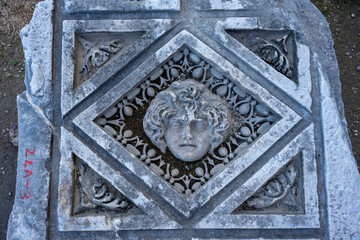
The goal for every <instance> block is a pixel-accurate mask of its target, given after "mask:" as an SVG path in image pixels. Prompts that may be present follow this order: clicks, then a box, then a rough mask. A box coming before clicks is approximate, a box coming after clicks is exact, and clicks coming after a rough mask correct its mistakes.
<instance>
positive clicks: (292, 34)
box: [8, 0, 360, 240]
mask: <svg viewBox="0 0 360 240" xmlns="http://www.w3.org/2000/svg"><path fill="white" fill-rule="evenodd" d="M299 12H301V13H302V14H298V13H299ZM53 14H54V15H53ZM314 22H316V23H317V24H314ZM318 22H320V23H321V24H318ZM315 25H316V26H317V28H315ZM44 29H47V30H49V31H44ZM314 31H316V32H317V33H320V34H316V35H317V36H315V34H314ZM22 40H23V44H24V51H25V57H26V71H27V74H26V79H25V82H26V85H27V91H26V92H24V93H23V94H22V95H21V96H19V98H18V107H19V131H20V144H19V153H22V155H20V154H19V159H18V179H17V191H19V192H20V191H21V195H20V196H19V197H17V198H16V200H15V204H14V208H13V212H12V215H11V217H10V220H9V229H8V239H20V238H21V239H24V238H25V239H309V240H310V239H357V238H360V232H359V229H360V226H359V223H360V216H359V215H358V214H357V213H358V212H360V201H359V198H358V196H359V194H360V189H359V186H360V184H359V181H360V180H359V179H360V177H359V173H358V171H357V169H356V166H355V162H354V158H353V155H352V152H351V149H350V145H349V142H348V137H347V134H346V124H345V119H344V116H343V109H342V103H341V101H339V100H338V99H340V98H339V96H340V91H339V89H338V88H336V86H338V81H339V79H338V69H337V64H336V59H335V53H334V50H333V48H332V40H331V35H330V31H329V28H328V26H327V25H326V22H325V20H324V19H323V17H322V16H321V15H320V14H319V12H318V11H317V10H316V9H315V8H314V6H313V5H311V3H310V2H309V1H308V0H300V1H299V0H298V1H287V2H286V3H284V2H282V1H260V0H256V1H246V0H201V1H191V0H177V1H168V0H161V1H152V0H120V1H113V0H100V1H93V0H91V1H73V0H59V1H57V0H56V1H53V0H46V1H44V2H41V3H39V4H38V6H37V9H36V11H35V14H34V18H33V20H32V21H31V23H30V24H29V25H28V26H27V27H25V28H24V30H23V31H22ZM20 120H21V122H20ZM30 133H33V134H30ZM23 153H26V154H28V155H29V154H30V155H31V156H30V155H29V158H28V159H23V157H24V156H23V155H24V154H23ZM25 157H27V156H25ZM25 160H26V161H28V162H25V163H27V165H24V163H23V161H25ZM29 161H31V162H32V165H31V166H30V165H29V163H30V162H29ZM27 167H28V168H29V169H27ZM23 168H26V169H25V170H26V171H25V173H26V175H24V169H23ZM35 169H36V170H35ZM30 171H31V174H30ZM30 175H31V176H30ZM24 176H25V177H26V178H27V177H29V176H30V177H31V178H29V179H30V180H31V189H29V188H28V185H26V188H25V187H24V186H25V185H24V179H23V178H24ZM29 190H31V196H29V195H23V194H24V193H25V194H28V192H27V191H29ZM24 196H25V197H24ZM26 196H27V197H26ZM34 209H38V210H37V211H35V210H34ZM357 210H359V211H357ZM25 213H26V214H25ZM33 222H36V223H38V224H37V225H36V226H33V225H32V224H31V223H33ZM24 234H25V235H24ZM24 236H25V237H24Z"/></svg>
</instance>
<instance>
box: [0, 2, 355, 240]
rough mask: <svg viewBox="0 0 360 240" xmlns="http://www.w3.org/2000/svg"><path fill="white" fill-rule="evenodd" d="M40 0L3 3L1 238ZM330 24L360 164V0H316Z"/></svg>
mask: <svg viewBox="0 0 360 240" xmlns="http://www.w3.org/2000/svg"><path fill="white" fill-rule="evenodd" d="M37 2H39V0H25V1H24V0H1V2H0V102H1V104H0V216H1V217H0V240H2V239H5V238H6V228H7V221H8V217H9V214H10V211H11V208H12V204H13V202H14V196H15V193H14V191H15V176H16V159H17V147H15V146H13V144H12V142H11V138H10V133H11V127H10V125H11V124H12V123H16V122H17V111H16V95H17V94H19V93H21V92H22V91H24V90H25V86H24V83H23V79H24V59H23V53H22V46H21V42H20V38H19V36H18V32H19V31H20V29H21V28H22V27H23V26H24V25H25V24H27V23H28V22H29V21H30V19H31V16H32V12H33V9H34V6H35V4H36V3H37ZM312 2H313V3H314V4H315V5H316V6H317V7H318V8H319V9H320V10H321V12H322V13H323V14H324V16H325V17H326V19H327V21H328V22H329V23H330V27H331V30H332V33H333V38H334V41H335V50H336V55H337V59H338V62H339V68H340V75H341V82H342V96H343V100H344V104H345V115H346V119H347V122H348V131H349V135H350V138H351V141H352V145H353V152H354V155H355V158H356V160H357V163H358V166H359V167H360V136H359V132H360V1H359V0H312Z"/></svg>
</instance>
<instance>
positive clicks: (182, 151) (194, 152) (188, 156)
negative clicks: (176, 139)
mask: <svg viewBox="0 0 360 240" xmlns="http://www.w3.org/2000/svg"><path fill="white" fill-rule="evenodd" d="M169 149H170V151H171V153H172V154H173V155H174V156H175V157H176V158H178V159H179V160H181V161H184V162H195V161H197V160H200V159H201V158H202V157H203V156H205V154H206V153H207V152H208V149H201V148H200V147H199V146H198V145H194V144H179V145H178V146H177V147H176V149H174V148H171V147H169Z"/></svg>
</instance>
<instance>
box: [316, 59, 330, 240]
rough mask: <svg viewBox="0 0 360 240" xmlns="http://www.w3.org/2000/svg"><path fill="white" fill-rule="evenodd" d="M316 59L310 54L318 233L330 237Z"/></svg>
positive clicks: (325, 237)
mask: <svg viewBox="0 0 360 240" xmlns="http://www.w3.org/2000/svg"><path fill="white" fill-rule="evenodd" d="M316 65H317V64H316V61H315V59H314V56H311V75H312V79H313V81H312V88H313V91H312V93H311V94H312V99H313V104H312V111H313V113H314V115H313V121H314V126H315V127H314V134H315V137H314V138H315V156H316V157H315V158H316V169H317V176H318V187H317V189H318V195H319V214H320V235H321V236H322V239H330V237H329V233H328V229H329V225H328V224H329V222H328V214H329V213H328V210H327V209H328V206H327V204H328V203H327V201H328V199H327V193H326V189H325V186H326V181H325V180H326V175H325V174H326V172H325V143H324V132H323V126H322V106H321V100H320V97H319V96H321V89H320V84H321V83H320V81H321V79H320V76H319V73H318V70H317V69H316Z"/></svg>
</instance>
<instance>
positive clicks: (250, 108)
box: [95, 47, 279, 197]
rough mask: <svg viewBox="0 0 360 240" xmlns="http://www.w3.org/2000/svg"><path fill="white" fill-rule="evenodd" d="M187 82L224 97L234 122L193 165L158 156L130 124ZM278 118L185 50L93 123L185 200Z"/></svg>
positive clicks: (214, 69) (195, 54) (165, 156)
mask: <svg viewBox="0 0 360 240" xmlns="http://www.w3.org/2000/svg"><path fill="white" fill-rule="evenodd" d="M186 78H192V79H194V80H196V81H198V82H201V83H202V84H204V85H205V86H206V87H208V89H209V90H210V91H211V92H213V93H214V94H217V95H218V96H220V97H221V98H223V99H224V100H225V101H226V102H227V103H228V104H229V108H230V109H231V111H232V115H233V119H235V121H234V123H233V129H232V133H231V135H230V137H229V139H228V140H227V141H225V143H223V144H222V145H220V146H219V147H218V148H217V149H215V150H214V153H212V154H210V153H209V154H207V155H205V156H204V157H203V158H202V159H200V160H199V161H197V162H196V163H195V164H187V165H181V164H179V163H177V162H176V159H175V161H174V158H175V157H172V159H171V157H169V156H170V155H172V154H171V153H167V154H166V155H165V154H163V153H161V152H160V151H159V150H158V149H157V148H156V147H155V146H154V145H153V144H152V143H151V141H150V140H149V139H148V138H147V136H146V135H144V133H143V132H144V131H143V130H142V126H138V127H136V126H135V125H133V124H134V122H135V123H136V122H140V123H142V119H143V117H144V115H145V112H146V109H147V108H148V106H149V104H150V102H151V101H152V99H154V97H155V96H156V95H157V93H159V92H160V91H162V90H165V89H166V88H167V87H168V86H169V85H170V84H171V83H172V82H174V81H177V80H183V79H186ZM278 119H279V117H278V116H277V115H275V114H274V113H273V112H272V111H271V110H270V109H269V108H268V107H266V106H264V105H263V104H261V103H260V102H258V101H257V100H256V99H255V98H254V97H253V96H251V95H250V94H249V93H247V92H246V91H245V90H244V89H243V88H241V87H240V86H238V85H237V84H235V83H234V82H233V81H232V80H231V79H230V78H229V77H228V76H226V75H225V74H223V73H222V72H220V71H218V70H217V68H215V67H214V66H213V65H212V64H210V63H208V62H207V61H206V60H204V59H203V58H201V57H200V56H199V55H198V54H197V53H195V52H192V51H190V49H189V48H186V47H184V48H183V49H182V50H180V51H178V52H177V53H175V54H174V55H173V56H172V57H171V59H170V60H168V61H167V62H166V63H165V64H163V65H162V66H161V67H159V68H157V69H156V70H154V71H153V72H152V74H150V75H149V76H148V77H147V78H146V79H145V80H144V81H143V82H142V83H141V84H140V86H138V87H136V88H134V89H133V90H132V91H131V92H129V93H128V94H127V96H126V97H124V98H122V99H121V100H120V101H119V102H118V103H117V104H116V105H115V106H112V107H110V108H108V109H107V110H106V111H105V113H104V114H103V115H101V116H99V117H98V118H97V119H95V122H96V123H97V124H98V125H99V126H100V127H101V128H102V129H103V130H104V131H106V132H107V133H108V134H110V135H111V136H113V137H114V138H115V139H116V140H117V141H119V142H120V143H121V144H122V145H123V146H125V147H126V149H127V150H128V151H130V152H131V153H133V154H134V155H136V156H137V157H138V158H139V159H140V160H141V161H143V162H144V163H145V164H146V165H147V166H148V167H150V169H152V170H153V171H154V172H155V173H156V174H157V175H159V176H161V177H162V178H163V179H165V180H166V181H167V182H168V183H169V184H171V185H172V186H173V187H174V188H175V189H176V190H177V191H178V192H180V193H183V194H185V196H187V197H189V196H190V195H191V194H192V193H193V192H195V191H196V190H198V189H199V188H200V187H201V186H202V185H204V184H205V183H206V182H207V181H209V179H210V178H211V177H212V176H214V175H216V174H217V173H218V172H220V171H221V170H223V169H224V168H225V166H226V165H227V164H228V163H229V162H230V161H231V160H233V159H234V158H235V157H237V156H238V155H239V154H241V153H242V152H243V151H244V150H245V149H246V148H248V147H249V145H250V144H251V143H253V142H254V141H255V140H256V139H257V138H259V137H260V136H261V135H262V134H264V133H265V132H266V131H267V130H268V129H270V127H271V126H272V125H273V124H274V123H275V122H276V121H277V120H278ZM130 125H133V126H132V127H130ZM139 128H141V129H139ZM169 158H170V159H169ZM178 162H180V160H178Z"/></svg>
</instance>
